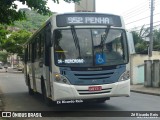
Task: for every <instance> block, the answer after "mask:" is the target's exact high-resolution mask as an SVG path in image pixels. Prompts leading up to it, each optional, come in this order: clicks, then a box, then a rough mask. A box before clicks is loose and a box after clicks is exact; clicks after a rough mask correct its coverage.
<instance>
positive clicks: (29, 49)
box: [28, 44, 32, 61]
mask: <svg viewBox="0 0 160 120" xmlns="http://www.w3.org/2000/svg"><path fill="white" fill-rule="evenodd" d="M31 52H32V50H31V44H29V45H28V61H31Z"/></svg>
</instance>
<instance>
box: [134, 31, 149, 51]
mask: <svg viewBox="0 0 160 120" xmlns="http://www.w3.org/2000/svg"><path fill="white" fill-rule="evenodd" d="M132 35H133V40H134V46H135V51H136V53H138V54H147V53H148V45H147V42H146V41H144V40H143V39H142V37H141V36H140V35H139V34H138V33H137V32H136V31H132Z"/></svg>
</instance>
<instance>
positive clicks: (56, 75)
mask: <svg viewBox="0 0 160 120" xmlns="http://www.w3.org/2000/svg"><path fill="white" fill-rule="evenodd" d="M54 79H55V82H59V83H64V84H70V83H69V81H68V79H67V78H66V77H65V76H63V75H61V74H59V73H54Z"/></svg>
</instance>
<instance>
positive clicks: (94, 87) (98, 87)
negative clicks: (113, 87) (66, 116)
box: [88, 86, 102, 91]
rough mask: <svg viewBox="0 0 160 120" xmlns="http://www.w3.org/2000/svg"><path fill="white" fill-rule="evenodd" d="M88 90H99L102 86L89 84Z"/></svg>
mask: <svg viewBox="0 0 160 120" xmlns="http://www.w3.org/2000/svg"><path fill="white" fill-rule="evenodd" d="M88 90H89V91H101V90H102V86H91V87H88Z"/></svg>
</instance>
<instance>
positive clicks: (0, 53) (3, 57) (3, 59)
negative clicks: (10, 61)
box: [0, 51, 8, 63]
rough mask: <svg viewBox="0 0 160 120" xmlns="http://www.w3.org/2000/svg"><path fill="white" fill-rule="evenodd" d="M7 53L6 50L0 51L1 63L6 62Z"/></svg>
mask: <svg viewBox="0 0 160 120" xmlns="http://www.w3.org/2000/svg"><path fill="white" fill-rule="evenodd" d="M7 57H8V53H7V52H6V51H0V61H1V62H3V63H6V62H7Z"/></svg>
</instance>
